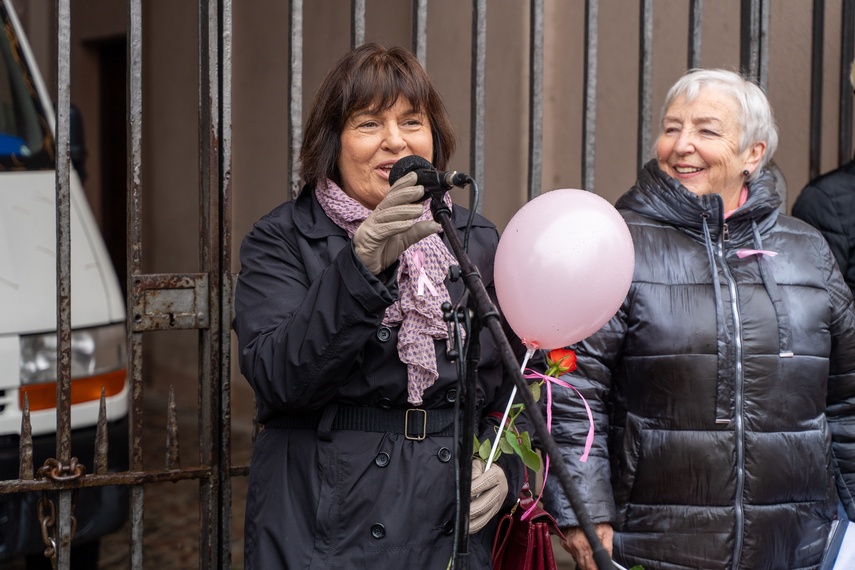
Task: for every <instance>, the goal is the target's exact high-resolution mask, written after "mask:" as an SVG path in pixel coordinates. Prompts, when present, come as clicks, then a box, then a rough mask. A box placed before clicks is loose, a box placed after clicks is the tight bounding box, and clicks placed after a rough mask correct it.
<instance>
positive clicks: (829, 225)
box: [793, 160, 855, 291]
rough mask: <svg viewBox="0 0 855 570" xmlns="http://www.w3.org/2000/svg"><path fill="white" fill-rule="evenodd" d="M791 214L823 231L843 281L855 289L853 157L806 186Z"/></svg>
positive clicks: (854, 185)
mask: <svg viewBox="0 0 855 570" xmlns="http://www.w3.org/2000/svg"><path fill="white" fill-rule="evenodd" d="M793 216H795V217H797V218H799V219H801V220H804V221H806V222H807V223H809V224H810V225H812V226H813V227H815V228H816V229H818V230H819V231H820V232H822V235H823V236H825V239H826V240H827V241H828V245H829V246H831V252H832V253H833V254H834V258H835V259H837V264H838V265H840V272H841V273H842V274H843V278H844V279H845V280H846V284H847V285H849V289H850V290H852V291H855V160H850V161H849V162H847V163H846V164H844V165H843V166H841V167H840V168H838V169H836V170H832V171H831V172H828V173H826V174H823V175H822V176H820V177H819V178H817V179H816V180H812V181H811V182H810V184H808V185H807V186H805V187H804V189H803V190H802V192H801V194H799V197H798V199H796V203H795V204H793Z"/></svg>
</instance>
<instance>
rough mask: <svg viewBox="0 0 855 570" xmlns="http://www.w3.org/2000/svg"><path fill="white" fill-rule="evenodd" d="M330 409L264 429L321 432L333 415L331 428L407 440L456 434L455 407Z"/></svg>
mask: <svg viewBox="0 0 855 570" xmlns="http://www.w3.org/2000/svg"><path fill="white" fill-rule="evenodd" d="M330 408H331V407H330V406H328V407H327V409H326V410H322V411H319V412H314V413H308V414H286V415H283V416H279V417H276V418H273V419H272V420H270V421H269V422H265V424H264V428H265V429H270V428H273V429H318V426H320V425H321V422H322V420H323V418H324V415H325V414H326V415H327V419H328V420H329V415H330V412H332V413H333V414H334V417H333V418H332V423H331V424H330V429H334V430H356V431H374V432H381V433H401V434H404V437H406V438H407V439H414V440H422V439H424V438H425V437H427V436H429V435H439V436H449V435H454V408H438V409H435V410H423V409H421V408H410V409H408V410H399V409H390V410H384V409H382V408H361V407H355V406H334V407H332V409H330Z"/></svg>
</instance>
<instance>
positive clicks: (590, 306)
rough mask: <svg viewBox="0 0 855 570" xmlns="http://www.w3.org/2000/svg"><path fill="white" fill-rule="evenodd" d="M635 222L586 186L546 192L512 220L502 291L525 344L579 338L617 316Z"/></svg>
mask: <svg viewBox="0 0 855 570" xmlns="http://www.w3.org/2000/svg"><path fill="white" fill-rule="evenodd" d="M634 267H635V250H634V249H633V246H632V237H631V236H630V234H629V228H627V227H626V223H625V222H624V221H623V218H622V217H621V215H620V214H619V213H618V211H617V210H615V208H614V207H613V206H612V205H611V204H609V203H608V202H607V201H606V200H604V199H603V198H601V197H600V196H597V195H596V194H592V193H591V192H587V191H585V190H574V189H562V190H553V191H551V192H547V193H545V194H542V195H540V196H538V197H537V198H535V199H534V200H532V201H530V202H529V203H528V204H526V205H525V206H523V207H522V208H521V209H520V210H519V211H518V212H517V213H516V214H515V215H514V217H513V218H511V221H510V222H509V223H508V226H507V228H505V231H504V232H503V233H502V237H501V239H500V240H499V246H498V249H497V250H496V263H495V270H494V279H495V285H496V295H497V296H498V298H499V306H500V307H501V309H502V312H503V313H504V315H505V317H506V318H507V320H508V323H509V324H510V325H511V328H513V330H514V332H515V333H516V334H517V336H519V337H520V338H521V339H523V342H525V343H526V346H529V347H532V348H543V349H547V350H551V349H553V348H561V347H564V346H568V345H571V344H574V343H576V342H579V341H580V340H583V339H585V338H587V337H588V336H590V335H591V334H593V333H595V332H596V331H597V330H599V329H600V328H601V327H602V326H603V325H604V324H605V323H606V322H608V320H609V319H611V318H612V316H614V314H615V313H616V312H617V310H618V309H619V308H620V306H621V303H623V300H624V298H625V297H626V294H627V291H629V286H630V284H631V283H632V272H633V269H634Z"/></svg>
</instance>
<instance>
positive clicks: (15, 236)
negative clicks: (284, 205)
mask: <svg viewBox="0 0 855 570" xmlns="http://www.w3.org/2000/svg"><path fill="white" fill-rule="evenodd" d="M0 20H2V25H3V29H4V30H5V33H4V34H0V479H17V478H18V464H19V459H18V446H19V441H20V435H21V418H22V404H23V399H24V394H25V393H27V394H28V398H29V404H30V410H31V423H32V433H33V463H34V470H38V468H39V467H40V466H41V465H42V464H43V463H44V461H45V459H47V458H50V457H56V444H55V433H54V432H55V429H56V409H55V402H56V345H57V336H56V320H57V309H56V307H57V297H56V282H57V277H56V256H57V252H56V247H57V239H56V231H57V225H56V190H55V188H56V178H55V177H56V174H55V162H54V160H55V157H54V148H55V144H54V137H53V133H54V125H55V123H54V114H53V105H52V103H51V97H50V96H49V95H48V92H47V90H46V89H45V86H44V84H43V82H42V79H41V76H40V74H39V72H38V69H37V67H36V64H35V60H34V59H33V55H32V53H31V52H30V48H29V45H28V43H27V40H26V39H25V37H24V34H23V32H22V30H21V27H20V24H19V22H18V19H17V17H16V16H15V14H14V11H13V9H12V6H11V5H10V3H9V2H8V1H5V0H0ZM119 191H124V189H119ZM71 322H72V329H73V330H72V341H71V345H72V346H71V349H72V358H71V360H72V364H71V376H72V387H71V401H72V407H71V425H72V430H73V431H72V447H71V449H72V455H73V456H75V457H77V458H78V459H79V461H80V462H81V463H83V464H84V466H85V467H86V468H87V472H91V471H92V461H93V455H94V441H95V424H96V421H97V418H98V410H99V399H100V396H101V389H102V387H103V388H104V389H105V393H106V396H107V398H106V399H107V420H108V426H109V428H108V431H109V435H108V440H109V450H110V451H109V465H110V470H111V471H117V470H126V469H127V465H128V436H127V421H128V380H127V357H126V342H127V340H126V338H127V337H126V332H125V308H124V300H123V298H122V293H121V289H120V287H119V283H118V279H117V277H116V273H115V271H114V270H113V267H112V264H111V262H110V259H109V257H108V255H107V250H106V247H105V245H104V243H103V240H102V238H101V235H100V232H99V229H98V226H97V224H96V223H95V219H94V218H93V216H92V212H91V211H90V209H89V206H88V204H87V202H86V197H85V196H84V194H83V190H82V187H81V184H80V180H79V178H78V176H77V174H76V173H75V172H72V175H71ZM125 496H126V490H125V489H124V488H121V487H107V488H97V489H83V490H81V492H80V495H79V497H78V501H77V510H76V518H77V531H76V534H75V538H74V543H73V544H74V545H75V548H76V549H77V548H80V549H83V548H84V547H85V546H87V545H88V546H89V550H92V545H93V544H94V545H95V548H94V550H95V554H96V556H97V538H98V537H100V536H101V535H103V534H105V533H107V532H110V531H112V530H115V529H116V528H118V527H119V526H121V524H122V523H123V522H124V520H125V519H126V517H127V501H126V500H123V498H124V497H125ZM39 498H40V493H17V494H4V495H0V566H2V562H3V561H4V560H8V559H11V558H12V557H15V556H18V555H21V554H25V553H35V554H36V555H37V556H36V558H37V557H38V556H40V553H41V552H43V551H44V548H45V546H44V544H43V543H42V539H41V530H40V527H39V521H38V517H37V507H36V503H37V501H38V499H39ZM96 514H97V516H96ZM77 558H78V559H79V558H80V557H79V556H78V557H77ZM72 560H73V561H75V562H77V563H78V564H79V563H81V562H82V560H75V554H74V553H72ZM78 564H75V566H77V565H78ZM90 567H94V566H90Z"/></svg>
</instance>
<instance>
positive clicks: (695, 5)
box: [688, 0, 704, 69]
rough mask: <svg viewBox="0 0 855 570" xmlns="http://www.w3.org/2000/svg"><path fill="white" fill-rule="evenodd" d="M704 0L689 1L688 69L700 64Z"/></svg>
mask: <svg viewBox="0 0 855 570" xmlns="http://www.w3.org/2000/svg"><path fill="white" fill-rule="evenodd" d="M703 12H704V0H691V1H690V2H689V62H688V69H695V68H698V67H700V66H701V27H702V23H703Z"/></svg>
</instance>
